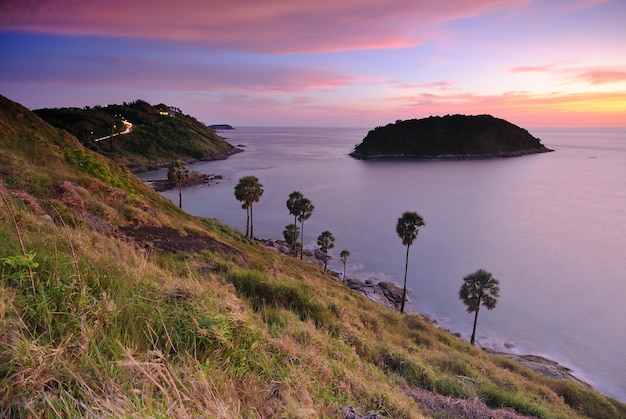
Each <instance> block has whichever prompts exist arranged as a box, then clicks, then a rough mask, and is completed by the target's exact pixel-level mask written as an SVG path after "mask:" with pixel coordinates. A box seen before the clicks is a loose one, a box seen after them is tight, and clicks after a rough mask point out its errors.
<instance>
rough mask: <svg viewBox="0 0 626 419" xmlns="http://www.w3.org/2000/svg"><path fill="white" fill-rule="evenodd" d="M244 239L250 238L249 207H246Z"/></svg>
mask: <svg viewBox="0 0 626 419" xmlns="http://www.w3.org/2000/svg"><path fill="white" fill-rule="evenodd" d="M246 237H250V207H246Z"/></svg>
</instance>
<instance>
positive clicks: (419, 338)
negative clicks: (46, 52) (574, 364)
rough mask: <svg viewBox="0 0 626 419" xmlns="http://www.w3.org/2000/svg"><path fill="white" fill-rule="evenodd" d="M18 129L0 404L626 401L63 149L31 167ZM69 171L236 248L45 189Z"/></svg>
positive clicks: (4, 280)
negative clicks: (476, 343) (432, 319)
mask: <svg viewBox="0 0 626 419" xmlns="http://www.w3.org/2000/svg"><path fill="white" fill-rule="evenodd" d="M16 109H17V108H16ZM22 112H24V114H25V115H26V116H24V118H23V119H24V120H25V121H26V122H28V123H27V124H26V123H25V125H26V126H32V127H33V129H34V128H36V127H37V122H36V121H31V120H30V119H29V117H28V114H26V113H25V112H26V111H25V110H22ZM2 124H3V120H2V118H0V125H2ZM40 124H41V123H40ZM8 126H9V127H10V128H11V129H12V130H15V129H16V128H15V126H14V125H11V124H9V125H8ZM23 129H24V130H26V128H23ZM37 133H39V134H40V135H42V138H43V137H46V138H47V134H46V135H44V134H41V131H37ZM48 134H50V135H57V134H58V132H56V131H54V130H52V131H50V132H48ZM16 135H17V134H16ZM6 138H7V137H2V136H0V162H3V163H2V164H3V166H0V174H2V177H1V179H0V191H1V192H2V199H0V388H1V389H2V391H0V416H8V417H33V418H34V417H156V418H166V417H167V418H169V417H220V418H279V417H281V418H282V417H288V418H315V417H328V418H333V417H341V413H340V412H341V409H342V408H343V407H344V406H346V405H351V406H354V407H355V408H356V409H357V410H358V411H360V412H363V413H366V412H377V413H379V414H381V415H383V416H385V417H393V418H421V417H427V416H430V415H432V414H433V412H430V411H428V410H427V409H425V408H424V407H423V406H422V405H420V403H419V402H418V401H416V400H415V399H414V398H413V396H412V393H411V392H410V391H409V389H410V388H412V387H414V388H422V389H426V390H428V391H431V392H435V393H438V394H440V395H443V396H446V397H450V399H449V402H450V403H460V402H462V401H463V400H477V399H476V398H479V399H480V400H482V401H483V402H484V403H486V404H488V405H490V406H493V407H500V406H505V407H510V408H512V409H515V410H516V411H518V412H520V413H525V414H531V415H535V416H537V417H541V418H582V417H593V418H615V417H626V406H625V405H624V404H622V403H619V402H617V401H615V400H611V399H609V398H607V397H605V396H602V395H600V394H598V393H596V392H594V391H592V390H591V389H588V388H586V387H584V386H581V385H578V384H575V383H570V382H566V381H559V380H552V379H548V378H544V377H541V376H539V375H537V374H535V373H533V372H532V371H530V370H528V369H526V368H524V367H520V366H518V365H517V364H512V363H511V362H510V361H508V360H504V359H503V358H500V357H497V356H494V355H490V354H488V353H485V352H483V351H481V350H479V349H477V348H475V347H473V346H471V345H469V344H466V343H463V342H461V341H459V340H458V339H457V338H455V337H454V336H452V335H450V334H449V333H448V332H446V331H444V330H440V329H437V328H436V327H434V326H433V325H432V324H430V323H428V322H426V321H425V320H424V319H423V318H422V317H421V316H419V315H418V314H406V315H400V314H399V313H397V312H391V311H389V310H388V309H386V308H384V307H382V306H381V305H379V304H376V303H374V302H372V301H370V300H368V299H366V298H365V297H363V296H361V295H360V294H357V293H355V292H353V291H351V290H349V289H348V288H347V287H346V286H345V285H344V284H343V283H341V282H340V281H337V279H336V278H333V277H332V276H330V275H328V274H327V273H325V272H323V271H322V270H321V269H320V268H319V267H317V266H314V265H311V264H306V263H302V262H301V261H300V260H298V259H294V258H290V257H286V256H282V255H279V254H277V253H274V252H272V251H269V250H266V249H265V248H264V247H263V246H260V245H258V244H256V243H255V242H253V241H252V240H249V239H246V238H244V237H243V236H242V235H241V234H240V233H239V232H237V231H235V230H233V229H232V228H230V227H227V226H224V225H222V224H220V223H219V222H218V221H216V220H210V219H199V218H196V217H191V216H189V215H187V214H184V213H183V212H181V211H180V210H179V209H178V208H176V207H175V206H174V205H172V204H171V203H170V202H169V201H167V200H166V199H164V198H162V197H160V196H159V195H158V194H155V193H153V192H152V191H150V190H148V189H147V188H145V187H144V186H143V185H142V184H141V183H140V182H137V183H133V185H132V187H131V189H132V190H129V189H128V188H127V187H126V186H123V185H122V186H121V187H115V186H114V185H112V184H111V183H110V182H107V181H105V180H103V179H100V178H98V177H94V176H92V175H89V173H87V172H85V171H84V170H82V169H80V168H79V167H76V166H75V165H70V164H68V162H67V161H65V159H64V157H63V155H62V153H61V154H59V155H58V156H57V157H58V160H55V164H54V166H53V167H50V168H47V169H46V170H43V169H42V168H39V169H37V170H36V169H35V168H34V166H33V165H34V164H35V163H28V162H27V159H26V158H25V157H24V156H22V155H21V154H19V153H18V151H17V150H15V149H14V150H13V151H11V152H9V151H7V150H10V149H11V147H10V146H9V145H7V146H6V147H5V146H4V144H2V141H5V140H6ZM63 138H65V137H63ZM66 140H68V141H70V140H69V139H67V138H66ZM42 141H43V140H42ZM59 141H61V139H59ZM57 145H58V146H59V147H61V148H60V149H62V146H63V144H57ZM52 154H53V153H52ZM4 162H12V163H10V164H11V166H10V169H11V170H10V171H12V172H11V175H7V176H5V175H4V173H6V172H9V170H6V169H7V166H4V164H5V163H4ZM17 162H19V163H17ZM103 162H104V163H103V164H107V163H106V161H105V160H103ZM110 170H111V173H115V170H116V169H114V168H113V167H111V168H110ZM35 172H38V173H40V174H41V177H40V179H44V178H45V179H46V180H45V182H44V181H36V182H35V181H34V180H33V178H30V177H29V176H30V175H31V174H32V173H35ZM44 172H45V173H46V175H45V176H43V173H44ZM59 181H70V182H71V183H72V184H73V185H76V187H77V190H81V192H80V196H81V199H82V201H83V204H84V208H85V209H84V211H88V212H90V213H92V214H93V213H96V214H95V215H97V217H98V218H100V219H101V220H102V221H103V222H106V223H108V224H109V225H110V226H112V227H113V226H118V225H125V224H129V223H139V224H149V225H161V226H169V227H174V228H176V229H178V230H180V231H184V232H194V233H197V234H204V235H208V236H211V237H214V238H215V239H217V240H219V241H221V242H223V243H225V244H227V245H228V246H231V247H232V248H234V249H236V250H237V251H238V252H239V253H236V254H228V253H223V252H222V253H220V252H212V251H208V250H207V251H202V252H199V253H177V254H172V253H164V252H161V251H158V250H155V249H144V248H139V247H137V246H135V245H134V244H133V243H131V242H129V241H128V240H121V239H120V238H116V237H115V236H113V235H111V234H109V233H107V232H105V231H102V230H97V229H93V228H90V226H89V224H88V223H87V222H86V221H85V218H83V217H82V216H81V215H80V211H77V210H76V209H74V208H73V207H71V206H68V205H67V204H65V203H64V202H62V201H61V200H59V199H57V198H55V197H54V196H51V195H49V194H48V192H47V191H48V190H49V188H51V187H52V186H53V185H55V184H57V182H59ZM132 182H134V181H132ZM22 187H24V188H25V189H21V188H22ZM46 188H48V189H46ZM81 188H82V189H81ZM35 204H36V205H35Z"/></svg>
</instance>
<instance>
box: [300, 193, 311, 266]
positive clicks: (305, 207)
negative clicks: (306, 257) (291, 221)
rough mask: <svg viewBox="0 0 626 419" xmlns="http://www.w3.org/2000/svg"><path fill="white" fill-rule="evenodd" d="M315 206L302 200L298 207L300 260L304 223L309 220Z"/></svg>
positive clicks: (307, 200)
mask: <svg viewBox="0 0 626 419" xmlns="http://www.w3.org/2000/svg"><path fill="white" fill-rule="evenodd" d="M314 209H315V206H314V205H313V204H312V203H311V201H310V200H309V199H308V198H302V199H301V200H300V204H299V206H298V221H300V259H302V249H303V248H304V221H305V220H308V219H309V218H311V215H313V210H314Z"/></svg>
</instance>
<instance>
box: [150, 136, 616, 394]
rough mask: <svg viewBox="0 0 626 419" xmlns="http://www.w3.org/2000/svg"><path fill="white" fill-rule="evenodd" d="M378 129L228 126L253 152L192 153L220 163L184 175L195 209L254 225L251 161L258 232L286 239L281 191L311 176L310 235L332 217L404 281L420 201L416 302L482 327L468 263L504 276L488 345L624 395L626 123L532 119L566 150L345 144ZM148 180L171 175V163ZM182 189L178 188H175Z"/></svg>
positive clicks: (339, 235) (353, 263) (355, 244)
mask: <svg viewBox="0 0 626 419" xmlns="http://www.w3.org/2000/svg"><path fill="white" fill-rule="evenodd" d="M367 131H368V130H367V129H357V128H284V127H282V128H281V127H275V128H269V127H262V128H260V127H242V128H238V129H236V130H232V131H220V132H218V133H219V134H220V135H222V136H223V137H225V138H226V139H227V140H228V141H229V142H230V143H231V144H233V145H238V146H241V147H242V148H243V149H244V150H245V152H243V153H239V154H236V155H234V156H232V157H230V158H228V159H227V160H223V161H215V162H208V163H200V164H196V165H193V166H191V167H190V169H192V170H197V171H200V172H203V173H207V174H216V175H218V174H219V175H222V176H224V179H222V180H221V181H220V182H219V183H218V184H215V185H212V186H209V187H207V186H206V185H202V186H193V187H189V188H186V189H184V190H183V208H184V210H185V211H187V212H189V213H191V214H194V215H199V216H203V217H213V218H217V219H219V220H221V221H222V222H224V223H227V224H230V225H232V226H234V227H236V228H238V229H239V230H241V231H245V220H246V217H245V211H244V210H242V209H241V205H240V203H239V202H238V201H236V200H235V197H234V193H233V189H234V187H235V185H236V184H237V181H238V179H239V178H241V177H243V176H246V175H254V176H256V177H258V178H259V180H260V182H261V183H262V184H263V187H264V190H265V193H264V194H263V197H262V198H261V200H260V201H259V202H258V203H256V204H254V207H253V210H254V232H255V235H256V236H257V237H263V238H272V239H282V232H283V230H284V228H285V226H286V225H287V224H289V223H291V222H293V217H292V216H291V215H289V212H288V210H287V208H286V205H285V201H286V200H287V197H288V195H289V193H291V192H292V191H294V190H299V191H301V192H302V193H303V194H304V195H305V196H306V197H307V198H309V199H310V200H311V201H312V202H313V204H314V205H315V210H314V212H313V216H312V217H311V218H310V219H309V220H308V221H306V222H305V224H304V234H305V246H306V247H308V248H312V247H313V246H314V245H315V242H316V239H317V236H318V235H319V234H320V233H321V232H322V231H324V230H330V231H331V232H332V233H333V235H334V236H335V238H336V241H335V248H334V249H333V251H332V254H333V255H334V259H333V262H332V263H331V267H332V268H333V269H335V270H337V271H342V270H343V268H342V267H341V263H340V261H339V252H340V251H341V250H342V249H347V250H349V251H350V253H351V256H350V257H349V259H348V266H347V273H348V276H349V277H357V278H360V279H363V280H365V279H368V278H376V279H378V280H385V281H395V282H397V283H398V284H402V281H403V278H404V257H405V249H406V248H405V247H404V246H402V242H401V240H400V238H399V237H398V236H397V235H396V232H395V225H396V221H397V219H398V218H399V217H400V216H401V215H402V213H403V212H405V211H416V212H418V213H419V214H420V215H422V216H423V217H424V220H425V222H426V226H425V227H423V228H422V229H421V230H420V232H419V236H418V238H417V239H416V240H415V242H414V244H413V246H411V251H410V260H409V274H408V286H409V288H410V289H411V290H412V292H411V294H410V305H409V310H412V311H418V312H420V313H423V314H428V315H429V316H430V317H432V318H433V319H435V320H436V321H437V322H438V324H439V326H441V327H445V328H449V329H451V330H453V331H458V332H460V333H462V334H463V335H464V336H465V337H468V336H469V334H471V327H472V321H473V316H472V315H471V314H469V313H467V312H466V311H465V306H464V305H463V303H462V302H461V301H460V300H459V299H458V290H459V288H460V286H461V283H462V279H463V277H464V276H465V275H467V274H469V273H472V272H474V271H476V270H477V269H479V268H483V269H486V270H487V271H489V272H491V273H493V275H494V276H495V277H496V278H498V279H499V280H500V289H501V292H500V295H501V296H500V298H499V300H498V304H497V307H496V308H495V309H494V310H492V311H487V310H486V309H484V308H483V309H481V311H480V313H479V317H478V327H477V344H478V345H480V346H482V347H489V348H492V349H496V350H502V351H507V352H514V353H520V354H536V355H542V356H546V357H548V358H551V359H554V360H556V361H558V362H560V363H561V364H563V365H565V366H567V367H569V368H571V369H572V370H573V373H574V374H575V375H576V376H578V377H579V378H581V379H583V380H585V381H587V382H588V383H590V384H591V385H593V386H594V388H596V389H597V390H599V391H601V392H603V393H605V394H607V395H609V396H612V397H614V398H617V399H619V400H621V401H622V402H626V129H535V130H532V129H530V130H529V131H530V132H531V134H533V135H534V136H536V137H539V138H540V139H541V140H542V143H543V144H544V145H545V146H547V147H549V148H552V149H554V150H556V151H555V152H554V153H546V154H536V155H530V156H524V157H516V158H505V159H490V160H473V161H412V160H401V161H360V160H355V159H352V158H351V157H349V156H348V153H350V152H351V151H352V150H353V149H354V146H355V145H356V144H358V143H360V142H361V140H362V139H363V138H364V137H365V135H366V134H367ZM140 177H141V178H142V179H158V178H161V179H163V178H165V177H166V170H161V171H158V172H149V173H143V174H141V175H140ZM163 195H165V196H166V197H168V198H170V199H172V200H173V201H174V202H178V201H177V200H178V193H177V191H167V192H165V193H163Z"/></svg>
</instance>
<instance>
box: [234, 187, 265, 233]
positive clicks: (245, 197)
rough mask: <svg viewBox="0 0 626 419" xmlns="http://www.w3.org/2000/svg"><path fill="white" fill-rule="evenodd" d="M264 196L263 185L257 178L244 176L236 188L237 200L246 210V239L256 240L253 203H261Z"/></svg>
mask: <svg viewBox="0 0 626 419" xmlns="http://www.w3.org/2000/svg"><path fill="white" fill-rule="evenodd" d="M261 195H263V185H261V184H260V183H259V179H258V178H257V177H256V176H244V177H242V178H241V179H239V183H238V184H237V186H235V198H237V200H238V201H241V202H243V204H241V208H243V209H245V210H246V237H252V238H254V224H253V221H252V203H253V202H259V199H261Z"/></svg>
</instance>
